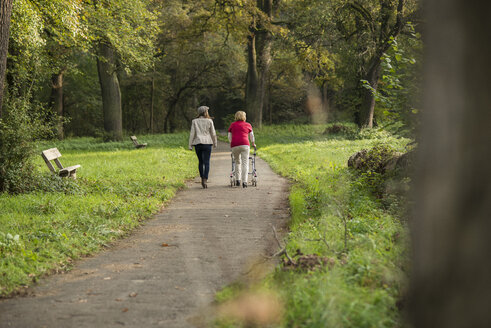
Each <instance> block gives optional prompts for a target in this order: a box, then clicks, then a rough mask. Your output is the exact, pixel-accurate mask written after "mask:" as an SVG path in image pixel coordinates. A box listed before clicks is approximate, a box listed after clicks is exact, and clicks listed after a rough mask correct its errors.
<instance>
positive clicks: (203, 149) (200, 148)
mask: <svg viewBox="0 0 491 328" xmlns="http://www.w3.org/2000/svg"><path fill="white" fill-rule="evenodd" d="M211 146H212V145H203V144H197V145H195V146H194V150H196V156H198V161H199V164H198V169H199V176H200V177H201V178H203V179H208V172H210V156H211Z"/></svg>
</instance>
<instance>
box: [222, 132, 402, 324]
mask: <svg viewBox="0 0 491 328" xmlns="http://www.w3.org/2000/svg"><path fill="white" fill-rule="evenodd" d="M330 126H332V125H330ZM330 126H322V125H318V126H272V127H266V128H264V129H262V130H260V131H255V134H256V140H257V144H258V145H259V151H258V153H259V155H260V156H261V158H263V159H265V160H266V161H267V162H268V163H269V164H270V166H271V167H272V168H273V169H274V170H275V171H276V172H278V173H280V174H281V175H283V176H285V177H288V178H289V179H290V180H291V181H292V187H291V192H290V208H291V222H290V225H289V233H288V234H287V236H286V237H285V240H284V242H285V243H286V252H287V253H288V254H289V256H290V257H291V258H292V259H293V261H294V262H295V263H294V264H296V266H295V265H292V264H291V263H290V264H289V265H286V264H288V262H289V261H288V260H287V259H286V258H285V259H284V264H283V265H280V266H279V267H278V268H277V270H276V271H275V272H274V273H273V274H272V275H270V276H269V277H268V278H267V279H265V280H264V281H262V282H260V283H259V286H260V287H258V286H254V287H253V288H261V289H266V290H269V291H271V292H274V293H276V294H277V295H278V296H279V297H280V299H281V300H282V302H283V306H284V315H283V319H282V321H281V323H275V324H272V325H271V326H275V327H277V326H278V327H401V326H404V320H403V318H402V315H401V312H400V309H401V308H402V306H403V304H404V299H405V293H406V289H407V276H408V270H409V268H408V267H409V265H408V254H407V252H408V232H407V227H406V226H405V223H404V221H402V220H400V217H399V216H398V214H400V213H398V212H397V211H389V210H388V209H387V206H386V205H385V204H384V201H383V200H382V199H380V198H379V197H377V195H375V194H374V193H373V187H372V186H370V185H369V184H367V178H366V176H364V175H363V174H358V173H355V172H353V171H351V170H349V169H348V168H347V161H348V158H349V157H350V156H351V155H352V154H354V153H356V152H357V151H359V150H361V149H370V148H372V147H373V146H377V145H381V144H385V145H391V147H393V148H394V149H396V150H399V151H403V150H404V147H405V145H406V144H407V143H408V142H409V140H407V139H401V138H396V137H393V136H391V135H390V134H388V133H386V132H384V131H378V132H377V131H372V132H370V133H367V132H363V131H362V132H361V133H360V132H358V133H360V134H361V135H358V136H354V135H353V130H352V127H351V126H348V127H347V128H335V129H334V131H335V132H336V133H334V134H333V133H326V132H325V131H326V130H329V127H330ZM338 132H339V133H338ZM345 133H348V135H346V134H345ZM367 135H369V136H370V137H368V138H367V137H366V136H367ZM369 181H370V182H373V178H371V179H369ZM399 201H401V200H399ZM402 201H403V200H402ZM305 255H308V256H309V257H310V259H312V258H314V259H315V258H316V257H318V258H319V259H320V258H322V259H327V260H324V263H329V265H324V266H322V267H321V268H320V269H305V268H304V267H302V266H301V265H299V264H300V259H301V258H305V257H306V256H305ZM231 294H232V295H231ZM238 294H240V292H238V291H235V292H234V293H231V292H230V290H228V289H225V290H224V292H223V294H222V293H219V294H218V297H217V300H219V301H220V303H222V302H226V300H227V299H233V297H234V295H238ZM224 295H226V297H223V296H224ZM216 326H218V327H235V326H244V327H245V326H247V323H239V322H233V323H230V322H228V321H223V320H218V321H217V323H216Z"/></svg>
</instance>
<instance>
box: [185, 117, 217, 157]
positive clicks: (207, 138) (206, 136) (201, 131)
mask: <svg viewBox="0 0 491 328" xmlns="http://www.w3.org/2000/svg"><path fill="white" fill-rule="evenodd" d="M197 144H204V145H211V144H213V146H215V147H216V146H217V135H216V132H215V126H214V125H213V121H212V120H211V119H209V118H204V117H198V118H195V119H194V120H193V121H192V122H191V133H190V134H189V149H191V148H192V146H194V145H197Z"/></svg>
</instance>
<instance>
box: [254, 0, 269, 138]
mask: <svg viewBox="0 0 491 328" xmlns="http://www.w3.org/2000/svg"><path fill="white" fill-rule="evenodd" d="M257 3H258V7H259V9H261V11H262V12H263V13H264V14H265V15H266V17H267V18H268V23H269V21H271V18H272V15H273V1H272V0H258V1H257ZM265 25H266V24H264V23H262V24H260V29H259V31H258V34H257V39H256V47H257V51H258V53H259V58H258V59H259V60H258V65H257V68H258V69H257V71H258V77H259V86H258V94H257V97H258V99H257V107H256V113H255V115H254V116H255V119H254V125H255V126H256V127H257V128H261V126H262V124H263V109H264V102H265V99H266V98H265V95H266V89H267V87H268V86H267V82H268V76H269V69H270V67H271V44H272V42H273V36H272V34H271V32H270V31H269V30H268V29H267V27H266V26H265Z"/></svg>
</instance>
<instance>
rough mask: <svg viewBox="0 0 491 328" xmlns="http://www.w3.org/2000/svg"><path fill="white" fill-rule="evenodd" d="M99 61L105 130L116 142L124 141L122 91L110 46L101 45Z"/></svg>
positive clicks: (98, 68)
mask: <svg viewBox="0 0 491 328" xmlns="http://www.w3.org/2000/svg"><path fill="white" fill-rule="evenodd" d="M99 49H100V52H99V55H100V56H101V57H102V58H100V59H97V70H98V72H99V82H100V84H101V93H102V107H103V111H104V130H105V131H106V132H107V133H109V134H110V135H111V137H112V138H113V139H114V140H122V139H123V117H122V111H121V91H120V88H119V79H118V75H117V73H116V57H115V54H114V50H113V49H112V48H111V46H110V45H107V44H105V43H101V45H100V48H99Z"/></svg>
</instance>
